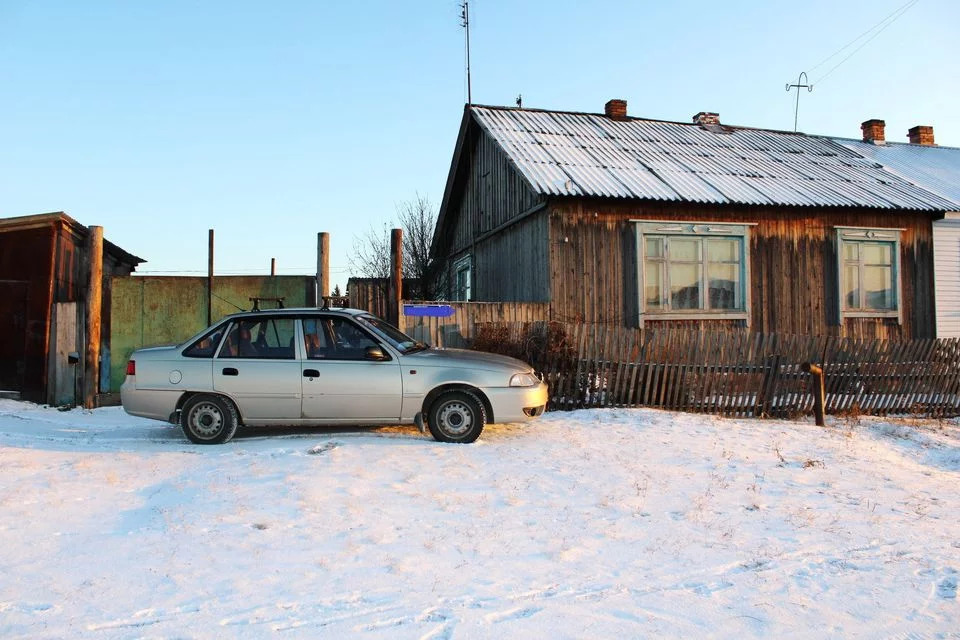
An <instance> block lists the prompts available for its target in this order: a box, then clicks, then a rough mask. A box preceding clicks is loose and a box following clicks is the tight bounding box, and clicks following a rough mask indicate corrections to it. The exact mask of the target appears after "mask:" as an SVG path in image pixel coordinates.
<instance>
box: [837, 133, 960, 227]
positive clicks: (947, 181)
mask: <svg viewBox="0 0 960 640" xmlns="http://www.w3.org/2000/svg"><path fill="white" fill-rule="evenodd" d="M833 141H834V142H837V143H838V144H841V145H843V146H844V147H846V148H848V149H850V150H851V151H853V152H855V153H857V154H859V155H861V156H863V157H865V158H869V159H870V160H873V161H874V162H878V163H880V164H882V165H883V166H884V167H885V168H886V169H888V170H889V171H892V172H893V173H896V174H897V175H899V176H900V177H902V178H904V179H906V180H908V181H910V182H912V183H913V184H915V185H919V186H921V187H923V188H924V189H926V190H927V191H932V192H933V193H936V194H937V195H940V196H943V197H944V198H947V199H949V200H952V201H953V202H954V203H957V204H955V205H954V209H953V210H960V149H957V148H955V147H938V146H929V145H919V144H906V143H903V142H888V143H886V144H882V145H880V144H872V143H869V142H861V141H860V140H850V139H846V138H833Z"/></svg>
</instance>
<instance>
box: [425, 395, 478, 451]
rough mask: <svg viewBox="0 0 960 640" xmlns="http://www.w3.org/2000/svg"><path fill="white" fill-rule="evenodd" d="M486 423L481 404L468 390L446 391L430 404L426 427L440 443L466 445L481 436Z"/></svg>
mask: <svg viewBox="0 0 960 640" xmlns="http://www.w3.org/2000/svg"><path fill="white" fill-rule="evenodd" d="M486 422H487V414H486V412H485V411H484V409H483V403H482V402H480V400H479V398H477V396H475V395H474V394H472V393H470V392H467V391H447V392H445V393H442V394H440V395H439V396H437V399H436V400H434V401H433V404H432V405H430V411H429V412H428V417H427V426H428V427H429V428H430V433H431V434H432V435H433V437H434V438H435V439H436V440H439V441H440V442H456V443H461V444H465V443H468V442H473V441H474V440H476V439H477V438H479V437H480V434H481V433H482V432H483V427H484V425H485V424H486Z"/></svg>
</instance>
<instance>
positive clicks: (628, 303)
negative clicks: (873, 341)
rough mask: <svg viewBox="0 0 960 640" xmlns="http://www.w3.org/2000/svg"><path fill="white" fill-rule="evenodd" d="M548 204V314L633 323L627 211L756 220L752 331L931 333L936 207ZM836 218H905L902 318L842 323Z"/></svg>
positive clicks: (882, 223)
mask: <svg viewBox="0 0 960 640" xmlns="http://www.w3.org/2000/svg"><path fill="white" fill-rule="evenodd" d="M549 210H550V216H549V220H550V243H549V248H550V279H551V317H552V318H553V319H554V320H559V321H569V322H591V323H593V322H596V323H610V324H623V325H626V326H636V325H637V317H638V313H639V310H638V308H637V307H638V293H637V286H638V283H637V276H636V272H637V266H636V245H635V235H634V225H633V224H632V223H630V222H629V220H630V219H651V220H694V221H696V220H703V221H717V222H721V221H722V222H737V223H743V222H754V223H757V225H756V226H754V227H751V232H750V283H749V286H750V295H751V311H752V313H751V318H750V320H751V326H750V329H751V330H752V331H759V332H763V333H790V334H799V335H844V336H849V337H863V338H878V339H879V338H883V339H898V338H927V337H933V335H934V315H933V313H934V307H933V253H932V216H931V215H930V214H925V213H919V212H912V213H891V212H881V211H872V210H866V209H858V210H843V209H801V208H793V209H788V208H778V209H764V208H759V207H757V208H748V207H709V206H694V205H689V204H676V203H669V204H660V203H611V202H609V201H596V202H593V201H587V200H573V199H570V200H557V201H551V202H550V204H549ZM836 226H861V227H890V228H902V229H904V231H903V232H901V255H900V268H901V282H902V296H903V297H902V301H901V302H902V304H903V309H904V313H903V325H898V324H897V323H896V321H891V320H885V319H879V320H878V319H847V320H846V321H845V322H844V324H843V325H842V326H841V325H839V324H837V318H838V312H837V276H836V266H835V260H836V255H835V251H836V250H835V248H834V234H835V227H836Z"/></svg>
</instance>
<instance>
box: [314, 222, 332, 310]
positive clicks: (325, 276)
mask: <svg viewBox="0 0 960 640" xmlns="http://www.w3.org/2000/svg"><path fill="white" fill-rule="evenodd" d="M329 295H330V234H329V233H327V232H326V231H321V232H320V233H318V234H317V306H318V307H322V306H323V298H324V296H329Z"/></svg>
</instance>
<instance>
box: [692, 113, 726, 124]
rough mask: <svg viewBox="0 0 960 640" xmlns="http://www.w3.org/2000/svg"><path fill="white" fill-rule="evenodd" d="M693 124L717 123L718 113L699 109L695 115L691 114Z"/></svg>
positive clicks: (718, 120) (718, 119) (718, 121)
mask: <svg viewBox="0 0 960 640" xmlns="http://www.w3.org/2000/svg"><path fill="white" fill-rule="evenodd" d="M693 124H699V125H700V126H707V125H710V124H715V125H719V124H720V114H719V113H713V112H711V111H701V112H700V113H698V114H697V115H695V116H693Z"/></svg>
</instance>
